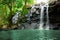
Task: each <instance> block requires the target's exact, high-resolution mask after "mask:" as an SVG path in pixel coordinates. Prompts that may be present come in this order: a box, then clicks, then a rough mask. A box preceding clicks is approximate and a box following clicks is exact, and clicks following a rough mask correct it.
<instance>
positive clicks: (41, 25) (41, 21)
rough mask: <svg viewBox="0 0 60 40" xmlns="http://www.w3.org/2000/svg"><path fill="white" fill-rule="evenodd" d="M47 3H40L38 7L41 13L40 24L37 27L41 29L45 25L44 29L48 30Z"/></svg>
mask: <svg viewBox="0 0 60 40" xmlns="http://www.w3.org/2000/svg"><path fill="white" fill-rule="evenodd" d="M48 7H49V5H48V4H43V5H42V4H40V9H41V13H40V26H39V29H40V30H43V29H44V27H45V30H49V16H48ZM44 8H46V24H45V26H43V25H44V21H43V20H44Z"/></svg>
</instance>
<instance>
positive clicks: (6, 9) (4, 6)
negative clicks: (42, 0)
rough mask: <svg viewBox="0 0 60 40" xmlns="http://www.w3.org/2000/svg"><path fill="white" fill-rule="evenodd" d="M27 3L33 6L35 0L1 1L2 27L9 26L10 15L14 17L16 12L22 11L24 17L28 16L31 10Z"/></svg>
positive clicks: (0, 21)
mask: <svg viewBox="0 0 60 40" xmlns="http://www.w3.org/2000/svg"><path fill="white" fill-rule="evenodd" d="M25 3H28V4H33V3H34V0H0V25H6V24H7V25H8V24H9V18H10V17H11V16H10V14H11V15H12V14H13V15H14V14H15V13H16V11H22V15H26V14H27V13H28V11H29V10H28V9H27V8H26V4H25ZM11 9H12V10H11Z"/></svg>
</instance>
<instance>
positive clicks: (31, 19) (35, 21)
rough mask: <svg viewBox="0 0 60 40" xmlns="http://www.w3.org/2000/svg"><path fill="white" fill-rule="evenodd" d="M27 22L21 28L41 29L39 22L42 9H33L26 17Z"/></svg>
mask: <svg viewBox="0 0 60 40" xmlns="http://www.w3.org/2000/svg"><path fill="white" fill-rule="evenodd" d="M26 18H27V19H26V20H27V22H25V23H21V24H20V28H21V29H22V28H23V27H24V29H37V28H39V22H40V9H39V8H33V9H31V11H30V12H29V13H28V14H27V15H26Z"/></svg>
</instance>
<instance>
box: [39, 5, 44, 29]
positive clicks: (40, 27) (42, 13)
mask: <svg viewBox="0 0 60 40" xmlns="http://www.w3.org/2000/svg"><path fill="white" fill-rule="evenodd" d="M40 7H41V14H40V26H39V29H43V25H44V22H43V17H44V12H43V11H44V6H40Z"/></svg>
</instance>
